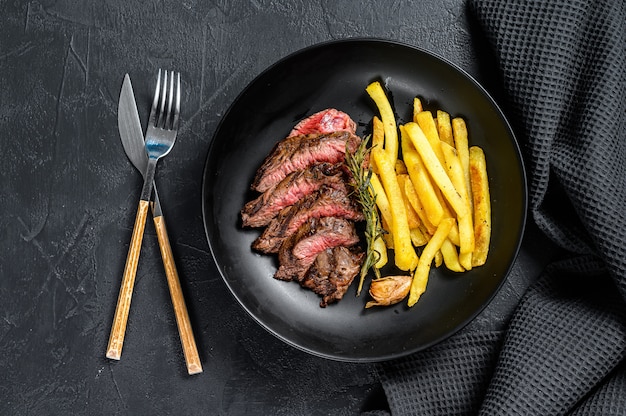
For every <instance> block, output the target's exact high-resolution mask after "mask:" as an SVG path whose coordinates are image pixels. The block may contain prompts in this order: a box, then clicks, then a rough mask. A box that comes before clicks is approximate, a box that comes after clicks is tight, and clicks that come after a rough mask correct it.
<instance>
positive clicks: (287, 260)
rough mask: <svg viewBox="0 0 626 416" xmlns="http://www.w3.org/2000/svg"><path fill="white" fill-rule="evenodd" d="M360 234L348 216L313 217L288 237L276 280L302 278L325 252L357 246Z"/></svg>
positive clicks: (283, 245)
mask: <svg viewBox="0 0 626 416" xmlns="http://www.w3.org/2000/svg"><path fill="white" fill-rule="evenodd" d="M358 241H359V237H358V235H357V234H356V230H355V229H354V223H353V222H352V221H349V220H346V219H345V218H337V217H323V218H311V219H309V220H308V221H307V222H305V223H304V224H303V225H302V226H300V228H298V231H296V232H295V233H294V234H293V235H292V236H291V237H289V238H288V239H286V240H285V241H284V242H283V244H282V245H281V246H280V250H279V251H278V262H279V265H280V266H279V267H278V270H277V271H276V274H274V277H275V278H276V279H280V280H288V281H289V280H296V281H301V280H302V278H303V277H304V275H305V273H306V272H307V270H308V269H309V267H311V265H312V264H313V262H314V261H315V258H316V257H317V255H318V254H319V253H321V252H322V251H324V250H326V249H328V248H332V247H338V246H346V247H349V246H353V245H355V244H356V243H358Z"/></svg>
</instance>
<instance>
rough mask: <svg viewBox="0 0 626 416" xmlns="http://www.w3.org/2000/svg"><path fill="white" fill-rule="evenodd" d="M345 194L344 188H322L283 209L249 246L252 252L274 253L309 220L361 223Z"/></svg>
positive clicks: (361, 215) (360, 216)
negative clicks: (347, 220)
mask: <svg viewBox="0 0 626 416" xmlns="http://www.w3.org/2000/svg"><path fill="white" fill-rule="evenodd" d="M348 192H349V191H348V190H347V188H345V187H344V188H332V187H329V186H327V185H322V187H321V188H320V189H319V190H318V191H316V192H314V193H312V194H310V195H307V196H306V197H304V198H302V199H300V200H299V201H298V202H296V203H295V204H294V205H291V206H289V207H286V208H283V209H282V210H281V211H280V213H279V214H278V216H277V217H275V218H274V219H273V220H272V221H271V222H270V223H269V224H268V226H267V228H266V229H265V230H264V231H263V233H262V234H261V235H260V236H259V237H258V238H257V239H256V240H255V241H254V243H252V248H254V249H255V250H257V251H260V252H262V253H268V254H269V253H277V252H278V249H279V248H280V245H281V244H282V242H283V241H285V239H287V238H288V237H289V236H291V235H292V234H294V233H295V232H296V231H297V230H298V228H300V226H301V225H302V224H304V223H305V222H306V221H307V220H309V219H310V218H321V217H342V218H347V219H349V220H353V221H362V220H363V213H362V212H361V210H360V208H359V206H358V203H356V202H355V201H354V199H353V198H352V197H351V196H350V194H349V193H348Z"/></svg>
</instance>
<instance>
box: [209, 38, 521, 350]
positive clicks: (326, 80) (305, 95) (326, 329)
mask: <svg viewBox="0 0 626 416" xmlns="http://www.w3.org/2000/svg"><path fill="white" fill-rule="evenodd" d="M376 79H379V80H382V81H383V82H384V85H385V86H386V87H387V89H388V90H389V91H390V92H391V94H392V95H393V104H394V106H395V110H396V112H397V116H398V119H399V122H400V123H403V122H406V121H410V120H409V118H410V114H411V105H412V100H413V98H414V97H415V96H419V97H421V98H422V100H423V102H424V107H425V108H426V109H433V110H436V109H438V108H441V109H443V110H446V111H447V112H449V113H450V114H451V116H462V117H464V118H465V120H466V122H467V125H468V130H469V134H470V144H475V145H479V146H481V147H482V148H483V149H484V150H485V153H486V158H487V167H488V171H489V177H490V186H491V199H492V221H493V231H492V232H493V235H492V240H491V251H490V254H489V257H488V261H487V264H485V265H484V266H482V267H479V268H475V269H473V270H471V271H470V272H467V273H463V274H460V275H459V274H456V275H455V274H452V273H450V272H445V271H444V270H443V268H441V269H438V270H433V271H432V272H431V277H430V280H429V283H428V288H427V291H426V293H425V294H424V295H423V296H422V297H421V299H420V300H419V302H418V303H417V304H416V305H415V306H414V307H413V308H411V309H409V308H407V307H406V305H405V303H401V304H398V305H395V306H393V307H388V308H372V309H368V310H365V309H364V305H365V302H366V301H367V298H368V297H369V295H368V294H367V290H366V289H367V286H366V287H365V289H364V293H363V294H362V295H361V296H360V297H356V296H355V293H356V288H355V287H356V284H353V285H352V287H351V288H350V290H349V291H348V293H347V294H346V296H345V297H344V299H343V300H341V301H340V302H339V303H338V304H335V305H331V306H329V307H327V308H325V309H324V308H320V307H319V306H318V305H319V301H320V298H319V297H318V296H317V295H315V294H314V293H312V292H310V291H308V290H304V289H301V288H300V286H299V285H298V284H297V283H293V282H282V281H277V280H275V279H273V277H272V276H273V274H274V272H275V270H276V259H275V258H274V257H272V256H265V255H259V254H257V253H255V252H253V251H252V250H251V248H250V245H251V243H252V241H253V240H254V239H255V238H256V237H257V236H258V235H259V231H257V230H244V229H242V228H241V220H240V216H239V212H240V209H241V208H242V207H243V205H244V203H245V202H247V201H249V200H251V199H252V198H253V197H254V196H255V194H254V193H252V192H251V191H250V190H249V186H250V183H251V181H252V178H253V176H254V173H255V171H256V169H257V168H258V167H259V166H260V164H261V163H262V161H263V159H264V157H265V156H266V155H267V154H268V153H269V152H270V150H271V148H272V146H274V144H275V143H276V142H277V141H278V140H280V139H282V138H283V137H285V136H286V135H287V134H288V133H289V131H290V130H291V128H292V127H293V125H294V124H295V123H296V122H297V121H298V120H300V119H301V118H303V117H305V116H308V115H310V114H313V113H314V112H316V111H319V110H322V109H325V108H328V107H334V108H337V109H339V110H342V111H345V112H346V113H348V114H349V115H350V116H351V117H352V118H353V119H354V120H355V121H356V122H357V123H358V124H359V129H358V131H357V133H358V134H361V135H362V134H363V133H364V131H365V130H367V129H368V126H369V124H370V122H371V119H372V116H373V115H374V114H376V113H377V110H376V108H375V106H374V104H373V103H372V101H371V100H370V98H369V97H368V95H367V93H366V92H365V87H366V86H367V85H368V84H369V83H370V82H372V81H373V80H376ZM203 213H204V223H205V229H206V233H207V237H208V240H209V245H210V247H211V252H212V254H213V257H214V259H215V262H216V263H217V266H218V268H219V270H220V272H221V274H222V277H223V278H224V281H225V282H226V285H227V286H228V287H229V288H230V290H231V292H232V293H233V295H234V296H235V298H236V299H237V300H238V301H239V303H240V304H241V305H242V306H243V307H244V309H245V310H246V311H247V312H248V313H249V314H250V315H251V316H252V317H253V318H254V319H255V320H256V321H257V322H258V323H259V324H260V325H262V326H263V327H264V328H266V329H267V330H268V331H270V332H271V333H272V334H274V335H275V336H277V337H278V338H280V339H282V340H283V341H285V342H287V343H289V344H291V345H293V346H295V347H297V348H300V349H302V350H304V351H307V352H309V353H312V354H315V355H318V356H322V357H326V358H330V359H335V360H342V361H381V360H386V359H390V358H395V357H400V356H403V355H406V354H409V353H411V352H415V351H418V350H421V349H424V348H426V347H428V346H430V345H433V344H434V343H436V342H439V341H441V340H443V339H444V338H446V337H448V336H449V335H451V334H452V333H454V332H456V331H457V330H459V329H460V328H462V327H463V326H464V325H466V324H467V323H468V322H469V321H470V320H471V319H473V318H474V317H475V316H476V315H477V314H478V313H479V312H480V311H481V310H482V309H483V308H484V307H485V306H486V305H487V304H488V302H489V301H490V300H491V299H492V298H493V296H494V295H495V294H496V292H497V291H498V289H499V287H500V286H501V285H502V283H503V281H504V279H505V278H506V275H507V274H508V272H509V270H510V269H511V267H512V264H513V261H514V259H515V257H516V255H517V252H518V249H519V246H520V242H521V238H522V234H523V228H524V223H525V218H526V179H525V174H524V168H523V164H522V159H521V156H520V151H519V147H518V145H517V142H516V141H515V138H514V136H513V132H512V130H511V128H510V127H509V125H508V123H507V121H506V120H505V118H504V116H503V115H502V112H501V111H500V110H499V108H498V107H497V105H496V104H495V102H494V101H493V99H492V98H491V97H490V96H489V95H488V94H487V93H486V92H485V90H484V89H483V88H482V87H481V86H480V85H478V83H477V82H476V81H474V80H473V79H472V78H471V77H470V76H469V75H468V74H466V73H465V72H463V71H462V70H461V69H459V68H457V67H455V66H454V65H452V64H450V63H449V62H446V61H445V60H443V59H441V58H439V57H436V56H434V55H432V54H431V53H429V52H426V51H423V50H420V49H417V48H414V47H410V46H407V45H403V44H399V43H394V42H388V41H381V40H366V39H352V40H343V41H334V42H329V43H324V44H320V45H316V46H312V47H309V48H306V49H304V50H301V51H299V52H297V53H294V54H292V55H290V56H288V57H287V58H285V59H283V60H281V61H279V62H278V63H276V64H275V65H273V66H271V67H270V68H269V69H267V70H266V71H265V72H263V73H262V74H261V75H259V76H258V77H257V78H256V79H255V80H254V81H253V82H252V83H251V84H250V85H248V86H247V88H246V89H245V90H244V91H243V92H242V93H241V94H240V95H239V97H238V98H237V99H236V100H235V102H234V103H233V104H232V106H231V107H230V109H229V111H228V112H227V114H226V115H225V116H224V118H223V120H222V121H221V123H220V125H219V127H218V129H217V131H216V133H215V136H214V138H213V141H212V143H211V148H210V151H209V155H208V158H207V162H206V168H205V172H204V184H203Z"/></svg>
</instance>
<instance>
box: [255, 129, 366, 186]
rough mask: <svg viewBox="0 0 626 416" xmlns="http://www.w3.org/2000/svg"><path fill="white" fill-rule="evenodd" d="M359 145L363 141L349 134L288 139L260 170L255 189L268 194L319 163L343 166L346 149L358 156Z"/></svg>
mask: <svg viewBox="0 0 626 416" xmlns="http://www.w3.org/2000/svg"><path fill="white" fill-rule="evenodd" d="M360 142H361V139H360V138H359V137H358V136H356V135H355V134H353V133H351V132H349V131H339V132H334V133H326V134H317V133H315V134H305V135H297V136H291V137H287V138H285V139H283V140H281V141H280V142H278V144H276V146H275V147H274V149H273V150H272V152H271V153H270V154H269V156H267V158H266V159H265V161H264V162H263V164H262V165H261V167H260V168H259V169H258V170H257V172H256V176H255V178H254V181H253V182H252V189H254V190H256V191H258V192H265V191H267V190H268V189H270V188H271V187H272V186H274V185H276V184H278V183H279V182H280V181H282V180H283V179H284V178H285V177H286V176H287V175H288V174H289V173H291V172H293V171H297V170H301V169H305V168H307V167H308V166H311V165H313V164H316V163H321V162H327V163H338V162H343V161H344V159H345V153H346V149H348V151H349V152H355V151H356V149H357V147H358V145H359V143H360Z"/></svg>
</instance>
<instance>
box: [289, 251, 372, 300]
mask: <svg viewBox="0 0 626 416" xmlns="http://www.w3.org/2000/svg"><path fill="white" fill-rule="evenodd" d="M364 256H365V253H363V252H362V251H360V250H359V249H358V248H357V249H353V250H351V249H349V248H347V247H343V246H340V247H333V248H329V249H326V250H324V251H322V252H321V253H320V254H318V255H317V257H316V258H315V261H314V262H313V265H312V266H311V268H309V270H308V271H307V272H306V274H305V276H304V278H303V279H302V281H301V282H300V285H301V286H302V287H305V288H307V289H311V290H312V291H313V292H315V293H317V294H318V295H320V296H322V300H321V301H320V306H321V307H322V308H325V307H326V306H327V305H328V304H330V303H333V302H337V301H339V300H341V299H342V298H343V295H345V294H346V292H347V291H348V287H350V285H351V284H352V281H353V280H354V278H355V276H356V275H357V274H359V272H360V271H361V264H362V262H363V257H364Z"/></svg>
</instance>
